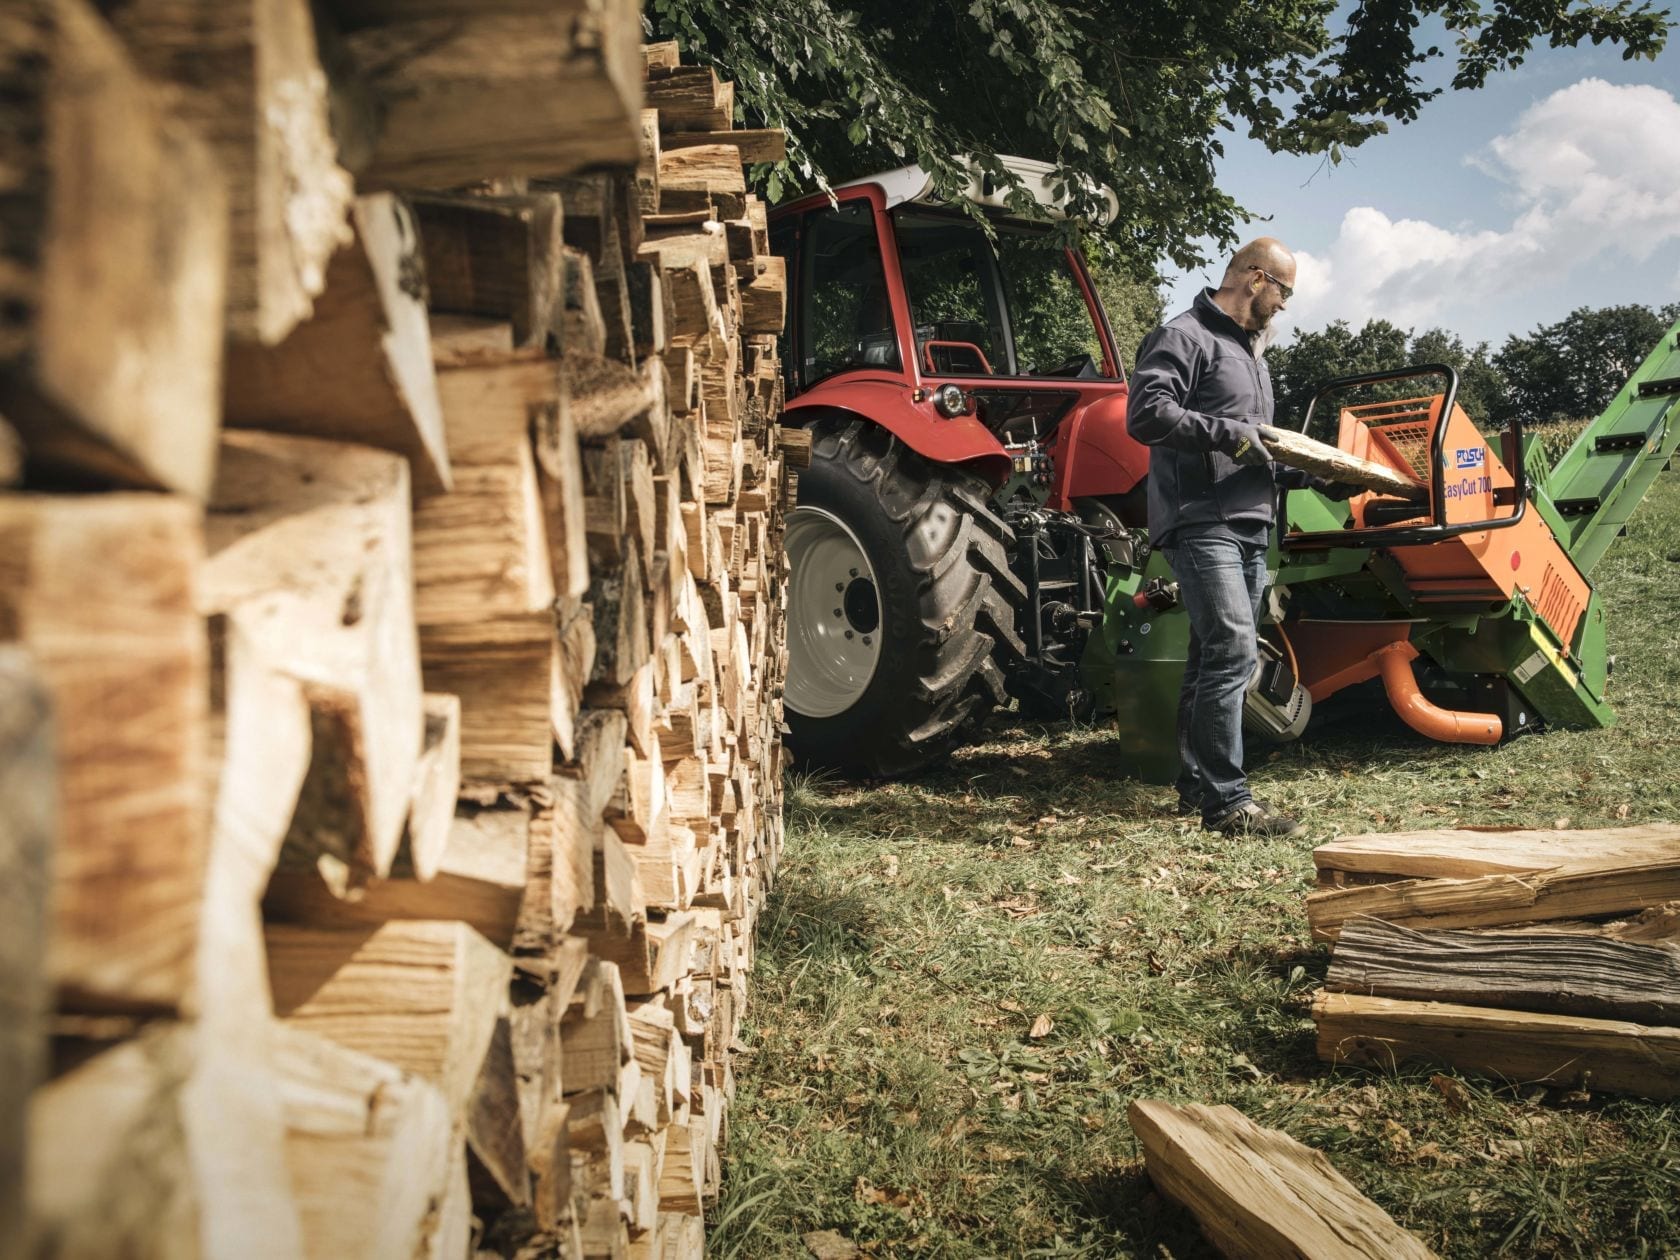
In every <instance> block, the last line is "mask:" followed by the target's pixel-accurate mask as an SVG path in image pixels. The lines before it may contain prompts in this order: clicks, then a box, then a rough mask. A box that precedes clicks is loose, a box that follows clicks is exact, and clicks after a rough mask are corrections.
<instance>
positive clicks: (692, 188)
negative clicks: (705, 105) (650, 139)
mask: <svg viewBox="0 0 1680 1260" xmlns="http://www.w3.org/2000/svg"><path fill="white" fill-rule="evenodd" d="M659 189H660V195H661V196H662V197H664V196H668V195H669V194H671V193H673V192H703V193H741V194H745V193H746V191H747V179H746V175H745V173H744V172H743V171H742V170H741V151H740V150H739V149H737V148H736V147H735V146H734V145H732V144H692V145H683V146H681V147H676V146H667V147H666V148H665V149H664V151H663V152H661V153H660V155H659Z"/></svg>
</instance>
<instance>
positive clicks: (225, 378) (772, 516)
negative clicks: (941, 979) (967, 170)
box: [0, 0, 803, 1260]
mask: <svg viewBox="0 0 1680 1260" xmlns="http://www.w3.org/2000/svg"><path fill="white" fill-rule="evenodd" d="M200 10H202V12H200ZM113 21H114V23H115V24H113ZM640 29H641V27H640V15H639V12H638V10H637V7H636V6H635V5H634V4H632V3H630V2H629V0H599V2H592V3H590V4H587V5H586V4H578V3H571V2H570V0H560V2H557V3H556V4H555V5H554V6H552V11H549V10H539V9H538V8H534V7H533V6H530V5H528V4H517V5H502V4H491V5H481V4H476V3H468V2H467V0H459V2H451V0H432V2H429V3H427V4H426V5H421V6H409V5H396V4H384V3H378V2H376V0H330V2H329V3H326V4H324V5H317V6H313V7H312V6H311V5H310V4H308V3H307V0H187V3H185V4H183V3H181V2H180V0H133V3H130V4H126V5H123V6H121V8H120V12H117V13H115V14H114V15H113V19H112V21H108V20H107V19H106V18H105V17H102V16H101V15H100V13H99V11H98V10H96V9H95V8H94V7H93V6H91V5H89V4H88V3H86V0H22V7H21V9H19V10H18V12H17V13H15V14H11V15H9V16H8V18H7V19H6V20H5V22H3V23H0V66H4V67H6V73H7V74H8V76H9V78H8V81H9V82H15V84H16V85H17V91H16V92H15V93H13V94H12V95H11V96H10V97H9V99H8V102H7V105H6V108H5V110H4V111H3V112H0V159H4V160H5V161H6V163H7V164H8V166H9V168H10V169H12V170H13V171H14V172H15V173H16V175H17V178H15V179H14V180H12V181H11V182H9V183H8V184H7V186H6V187H5V188H4V189H0V217H3V218H4V220H5V221H6V222H7V224H8V226H11V225H14V224H15V225H21V226H22V227H24V228H25V229H26V231H25V233H24V235H23V236H22V237H18V236H15V235H14V236H8V238H7V239H6V240H5V241H4V242H0V297H4V298H5V299H6V300H5V302H4V307H5V310H4V313H3V314H0V413H3V415H4V421H0V487H8V488H3V489H0V789H3V793H4V797H5V800H6V808H5V810H3V811H0V876H3V877H4V878H0V910H3V911H4V913H0V1254H5V1255H22V1256H28V1257H31V1260H59V1258H65V1260H68V1258H70V1257H83V1256H93V1255H105V1254H118V1253H121V1254H134V1255H181V1256H187V1255H203V1256H206V1257H217V1256H234V1255H237V1256H240V1257H260V1258H262V1260H268V1258H270V1257H272V1258H273V1260H292V1258H300V1260H301V1258H303V1257H311V1258H312V1257H342V1256H358V1257H362V1256H365V1257H385V1256H390V1257H401V1258H402V1260H409V1258H411V1257H414V1256H428V1257H463V1256H480V1257H488V1256H490V1255H501V1256H507V1257H513V1256H526V1257H536V1256H564V1257H579V1258H581V1257H585V1256H588V1257H595V1256H610V1257H661V1258H681V1257H690V1256H699V1255H701V1254H703V1251H704V1232H705V1231H704V1212H705V1209H706V1207H707V1205H708V1204H709V1203H710V1202H712V1201H713V1199H714V1198H715V1196H716V1195H717V1192H718V1182H719V1176H720V1163H719V1148H720V1143H721V1141H722V1138H723V1134H724V1130H725V1126H726V1123H727V1115H728V1110H729V1106H730V1101H731V1098H732V1096H733V1089H734V1070H733V1067H732V1063H731V1055H732V1050H733V1048H734V1047H735V1046H736V1045H737V1044H738V1043H737V1040H736V1037H737V1029H738V1027H739V1025H740V1022H741V1019H742V1015H743V1010H744V1006H745V1002H746V999H747V973H748V970H749V968H750V967H751V965H752V958H753V925H754V918H755V916H756V914H757V912H758V910H759V907H760V906H761V905H762V903H763V899H764V897H765V895H766V892H767V890H768V887H769V884H770V881H771V879H772V877H773V875H774V872H775V868H776V862H777V858H778V855H779V853H780V850H781V844H782V817H781V790H782V783H781V772H782V765H783V750H782V746H781V741H780V731H781V722H782V713H781V691H782V679H783V672H784V669H785V661H786V647H785V631H784V625H783V614H784V608H785V600H786V595H785V584H786V576H787V571H786V566H785V562H784V560H783V552H782V545H781V535H782V529H783V521H784V517H785V514H786V512H787V511H788V510H789V509H790V508H791V506H792V494H793V480H792V478H791V477H790V476H789V474H788V473H787V471H786V468H785V462H784V456H783V450H782V440H781V438H782V435H781V429H780V426H779V416H780V413H781V408H782V402H783V397H782V389H783V385H782V373H781V370H780V365H779V360H778V348H777V338H778V334H779V333H780V331H781V328H782V323H783V318H784V314H785V301H786V298H785V277H784V275H783V272H782V268H781V264H780V260H779V259H776V258H775V257H773V256H772V255H771V254H770V252H769V242H768V235H767V231H766V218H765V207H764V205H763V204H762V203H761V202H760V201H759V200H758V198H757V197H755V196H754V195H753V194H752V193H751V192H749V191H748V188H747V184H746V181H745V179H744V177H743V165H744V164H746V163H751V162H757V161H764V160H770V159H772V158H774V157H775V156H777V155H779V154H780V153H781V152H782V151H783V150H782V139H781V136H780V133H777V132H769V131H739V132H737V131H736V130H735V129H734V125H733V114H734V110H733V86H732V85H731V84H728V83H722V82H719V81H718V79H717V77H716V75H715V74H714V73H713V72H712V71H711V70H709V69H705V68H697V67H692V66H683V65H681V64H680V63H679V59H678V57H677V55H676V48H675V46H674V45H652V46H648V47H646V48H639V36H640ZM212 53H214V55H213V56H212V55H210V54H212ZM14 71H15V72H16V73H15V75H14V74H13V72H14ZM139 243H148V245H149V247H148V248H141V247H140V244H139ZM802 436H803V435H800V434H795V435H793V437H792V438H791V439H790V449H792V450H797V447H796V446H795V445H794V443H796V441H797V439H798V438H800V437H802ZM796 458H797V457H796Z"/></svg>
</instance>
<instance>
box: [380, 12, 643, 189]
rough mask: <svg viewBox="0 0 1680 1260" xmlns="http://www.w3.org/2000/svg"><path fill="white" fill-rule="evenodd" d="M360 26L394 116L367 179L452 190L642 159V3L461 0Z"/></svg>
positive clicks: (386, 116)
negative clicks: (511, 4)
mask: <svg viewBox="0 0 1680 1260" xmlns="http://www.w3.org/2000/svg"><path fill="white" fill-rule="evenodd" d="M435 12H436V10H434V13H435ZM353 25H354V27H355V29H354V30H353V31H352V33H351V34H350V35H349V45H350V49H351V52H352V54H353V55H354V57H355V59H356V61H357V62H358V63H359V65H360V66H361V68H362V71H363V73H364V74H365V75H366V76H367V78H368V83H369V88H370V91H371V92H372V94H373V96H374V98H375V99H376V101H377V102H378V104H379V107H380V112H381V115H382V123H383V125H382V127H381V129H380V131H379V136H378V141H377V144H376V147H375V151H374V153H373V156H372V158H371V160H370V161H369V162H368V164H367V165H366V167H365V168H364V169H363V170H361V171H360V172H358V179H360V180H361V181H362V182H363V183H364V184H365V185H366V186H369V187H386V188H452V187H458V186H460V185H463V184H468V183H471V182H473V181H474V180H478V179H484V178H490V177H496V176H505V175H563V174H566V173H568V172H571V171H577V170H582V169H584V168H587V167H591V166H608V165H624V166H633V165H634V164H635V162H636V152H637V138H636V137H637V121H638V119H639V117H640V114H641V108H642V99H641V90H640V83H639V61H640V58H639V56H638V54H637V52H636V47H637V39H638V37H639V35H640V32H641V18H640V15H639V14H638V12H637V9H636V6H635V5H634V4H633V3H631V0H609V2H607V3H600V2H599V0H597V2H595V3H586V2H585V0H566V3H563V4H560V5H558V6H548V7H545V8H544V9H543V11H542V12H540V13H536V12H523V13H520V12H509V11H507V10H506V8H505V7H503V8H502V9H501V10H500V11H490V12H485V11H484V10H482V9H479V8H475V7H472V6H466V5H453V6H450V8H449V11H448V12H447V14H440V15H437V16H431V15H426V14H425V10H424V9H422V10H421V11H420V13H419V14H415V15H413V16H411V11H410V10H408V9H407V8H404V9H403V10H401V11H398V12H391V11H389V10H387V11H384V12H379V13H374V12H372V11H371V6H370V11H369V12H367V13H365V14H363V15H362V16H361V17H360V18H359V19H358V20H357V21H356V22H355V23H354V24H353ZM557 79H561V80H563V81H564V83H565V90H564V91H557V90H556V88H555V83H556V80H557Z"/></svg>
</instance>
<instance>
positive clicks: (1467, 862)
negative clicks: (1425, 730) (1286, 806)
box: [1313, 823, 1680, 886]
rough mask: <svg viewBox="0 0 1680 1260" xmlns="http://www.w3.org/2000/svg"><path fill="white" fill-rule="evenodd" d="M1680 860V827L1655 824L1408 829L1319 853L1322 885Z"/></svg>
mask: <svg viewBox="0 0 1680 1260" xmlns="http://www.w3.org/2000/svg"><path fill="white" fill-rule="evenodd" d="M1665 857H1669V858H1677V859H1680V826H1676V825H1674V824H1673V823H1653V824H1650V825H1647V826H1642V827H1607V828H1604V829H1602V830H1596V831H1539V830H1534V831H1527V830H1509V831H1480V830H1471V829H1466V830H1446V831H1401V832H1394V833H1391V834H1386V835H1370V836H1343V837H1342V838H1341V839H1339V840H1332V841H1330V842H1329V843H1328V844H1321V845H1319V846H1318V847H1317V848H1316V849H1314V850H1313V864H1314V865H1315V866H1317V868H1318V880H1319V883H1320V884H1321V885H1324V886H1329V885H1333V884H1338V883H1341V882H1343V880H1344V879H1347V878H1348V877H1353V880H1349V882H1354V880H1356V881H1357V882H1359V883H1375V882H1381V881H1385V880H1399V879H1443V878H1451V879H1467V878H1471V877H1474V876H1477V875H1500V874H1507V875H1521V874H1525V873H1527V872H1529V871H1544V870H1550V869H1551V868H1553V867H1556V866H1570V865H1575V864H1578V863H1581V862H1602V863H1616V862H1648V861H1653V860H1658V859H1661V858H1665Z"/></svg>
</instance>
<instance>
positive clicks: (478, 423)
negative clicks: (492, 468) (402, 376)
mask: <svg viewBox="0 0 1680 1260" xmlns="http://www.w3.org/2000/svg"><path fill="white" fill-rule="evenodd" d="M438 397H439V398H440V399H441V400H442V402H443V419H444V431H445V433H446V434H447V435H448V438H449V457H450V460H451V461H452V462H454V463H456V464H486V463H487V464H500V463H504V462H506V460H507V458H508V451H509V449H510V448H511V447H512V446H514V445H517V444H518V443H520V442H528V441H529V440H530V434H531V422H532V417H533V416H534V415H535V414H537V413H538V412H539V411H540V410H541V409H542V408H544V407H550V406H553V405H554V404H555V403H557V402H558V401H559V399H560V397H561V380H560V366H559V364H557V363H556V362H555V361H554V360H552V359H550V358H549V357H548V356H547V355H545V354H544V353H543V352H542V351H540V350H517V351H513V352H511V353H508V354H486V355H481V356H477V357H475V358H473V359H472V360H471V361H470V362H466V363H462V364H460V365H459V366H450V367H443V368H440V370H439V372H438Z"/></svg>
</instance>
